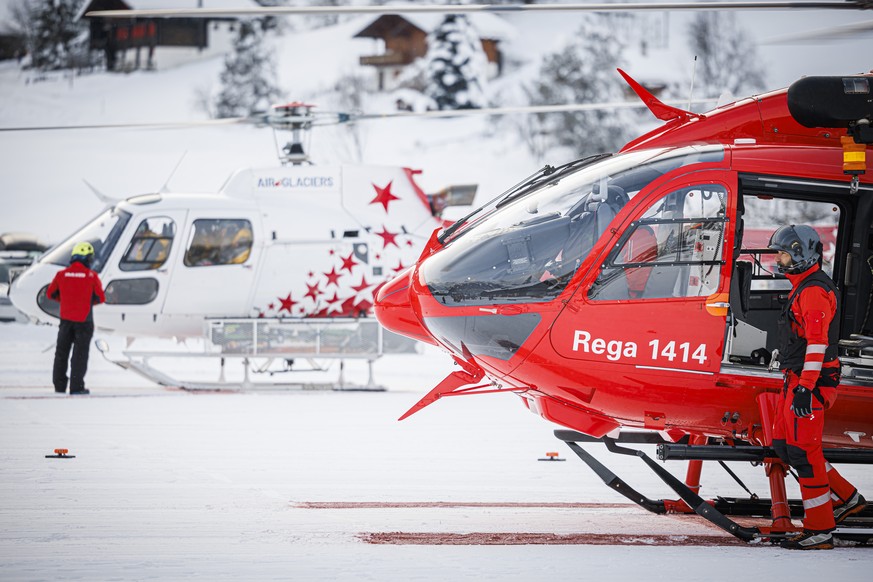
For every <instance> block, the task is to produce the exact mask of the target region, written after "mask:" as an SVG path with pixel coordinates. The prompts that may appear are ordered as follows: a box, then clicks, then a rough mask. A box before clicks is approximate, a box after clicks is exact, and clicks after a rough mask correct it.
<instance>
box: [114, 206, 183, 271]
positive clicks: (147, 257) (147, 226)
mask: <svg viewBox="0 0 873 582" xmlns="http://www.w3.org/2000/svg"><path fill="white" fill-rule="evenodd" d="M175 236H176V223H175V222H173V220H172V219H171V218H167V217H164V216H156V217H152V218H147V219H145V220H143V221H142V222H140V223H139V226H138V227H137V228H136V232H135V233H133V238H132V239H131V241H130V244H129V245H127V250H126V251H125V253H124V256H123V257H122V259H121V263H120V264H119V265H118V267H119V268H120V269H121V270H122V271H150V270H153V269H158V268H160V267H161V266H162V265H163V264H164V263H166V262H167V258H168V257H169V256H170V248H172V246H173V237H175Z"/></svg>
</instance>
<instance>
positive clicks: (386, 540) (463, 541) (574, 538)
mask: <svg viewBox="0 0 873 582" xmlns="http://www.w3.org/2000/svg"><path fill="white" fill-rule="evenodd" d="M358 538H359V539H360V540H361V541H363V542H365V543H368V544H388V545H418V546H427V545H441V546H442V545H447V546H518V545H589V546H748V545H749V544H747V543H746V542H744V541H742V540H740V539H738V538H735V537H732V536H716V535H661V534H657V535H656V534H651V535H649V534H639V535H634V534H595V533H581V534H551V533H521V532H476V533H465V534H459V533H442V532H399V531H395V532H372V533H361V534H358ZM768 545H769V544H768ZM760 547H767V545H764V544H760Z"/></svg>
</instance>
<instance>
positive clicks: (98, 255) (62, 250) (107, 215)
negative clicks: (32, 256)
mask: <svg viewBox="0 0 873 582" xmlns="http://www.w3.org/2000/svg"><path fill="white" fill-rule="evenodd" d="M129 220H130V213H129V212H125V211H124V210H120V209H118V208H110V209H108V210H106V211H105V212H103V213H102V214H101V215H100V216H98V217H97V218H95V219H94V220H92V221H91V222H89V223H88V224H87V225H86V226H85V227H84V228H82V229H81V230H79V231H78V232H77V233H76V234H74V235H73V236H71V237H70V238H68V239H67V240H65V241H64V242H62V243H61V244H59V245H57V246H56V247H54V248H53V249H51V250H50V251H48V252H47V253H46V254H44V255H43V256H42V258H40V260H39V262H41V263H51V264H53V265H61V266H62V267H69V266H70V256H71V254H72V252H73V247H74V246H75V245H76V243H79V242H83V241H88V242H89V243H91V244H92V245H93V246H94V260H93V261H92V262H91V268H92V269H94V270H95V271H97V272H98V273H99V272H100V271H101V270H103V265H104V264H106V259H108V258H109V254H110V253H111V252H112V249H113V248H115V243H117V242H118V237H120V236H121V232H122V231H123V230H124V227H125V226H126V225H127V222H128V221H129Z"/></svg>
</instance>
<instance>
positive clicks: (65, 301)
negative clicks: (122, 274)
mask: <svg viewBox="0 0 873 582" xmlns="http://www.w3.org/2000/svg"><path fill="white" fill-rule="evenodd" d="M46 295H47V296H48V297H49V298H51V299H54V300H55V301H60V302H61V324H60V326H59V327H58V341H57V344H56V347H55V363H54V370H53V374H52V382H53V383H54V385H55V392H66V390H67V361H68V360H70V350H71V349H72V351H73V357H72V360H70V362H71V364H70V378H69V381H70V392H71V393H77V392H78V393H87V392H85V373H86V372H87V371H88V352H89V350H90V347H91V337H92V336H93V335H94V321H93V319H92V317H91V306H92V305H94V304H97V303H103V302H105V301H106V297H105V296H104V294H103V285H102V284H101V283H100V278H99V277H98V276H97V273H95V272H94V271H92V270H91V269H89V268H88V267H86V266H85V265H83V264H82V263H80V262H78V261H74V262H73V263H72V264H71V265H70V266H69V267H67V268H66V269H64V270H63V271H60V272H58V274H57V275H55V278H54V279H52V282H51V285H49V287H48V290H47V291H46Z"/></svg>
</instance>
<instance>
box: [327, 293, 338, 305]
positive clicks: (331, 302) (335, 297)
mask: <svg viewBox="0 0 873 582" xmlns="http://www.w3.org/2000/svg"><path fill="white" fill-rule="evenodd" d="M339 300H340V298H339V297H337V294H336V291H334V292H333V297H331V298H330V299H328V300H327V302H328V303H330V304H334V303H336V302H337V301H339Z"/></svg>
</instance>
